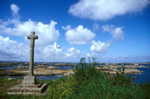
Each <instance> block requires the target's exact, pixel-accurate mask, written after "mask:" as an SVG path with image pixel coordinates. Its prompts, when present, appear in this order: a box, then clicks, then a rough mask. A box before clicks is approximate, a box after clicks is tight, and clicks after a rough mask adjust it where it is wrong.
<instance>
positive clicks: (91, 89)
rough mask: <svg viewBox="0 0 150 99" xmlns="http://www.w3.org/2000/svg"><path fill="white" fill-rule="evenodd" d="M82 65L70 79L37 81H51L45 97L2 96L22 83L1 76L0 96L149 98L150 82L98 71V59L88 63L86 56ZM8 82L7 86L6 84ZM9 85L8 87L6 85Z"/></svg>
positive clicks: (20, 96)
mask: <svg viewBox="0 0 150 99" xmlns="http://www.w3.org/2000/svg"><path fill="white" fill-rule="evenodd" d="M80 66H81V68H78V67H76V68H75V69H74V72H75V74H74V75H71V76H70V77H69V78H59V79H57V80H53V81H43V80H38V82H41V83H47V84H48V88H49V89H48V92H47V93H46V95H43V96H34V95H32V96H23V95H15V96H13V95H3V94H2V93H5V92H6V89H7V88H9V87H11V86H13V85H15V84H17V83H20V80H19V81H18V80H17V79H12V80H11V81H8V78H0V89H2V88H4V86H5V88H4V90H0V98H3V99H4V98H12V99H20V98H23V99H45V98H46V99H150V94H149V92H150V83H149V82H147V83H145V84H140V83H138V84H135V83H133V81H132V80H131V79H130V76H124V74H123V72H122V74H117V75H116V76H113V77H111V76H109V75H108V74H106V73H103V72H101V71H100V70H96V69H95V66H96V63H95V59H93V62H92V63H91V62H90V59H89V64H88V65H86V62H85V59H84V58H82V59H81V61H80ZM5 84H6V85H5ZM7 85H9V86H7Z"/></svg>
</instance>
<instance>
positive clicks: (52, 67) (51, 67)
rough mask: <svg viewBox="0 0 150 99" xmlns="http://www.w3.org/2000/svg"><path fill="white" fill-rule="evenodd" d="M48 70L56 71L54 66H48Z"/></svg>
mask: <svg viewBox="0 0 150 99" xmlns="http://www.w3.org/2000/svg"><path fill="white" fill-rule="evenodd" d="M48 69H56V67H55V66H50V67H48Z"/></svg>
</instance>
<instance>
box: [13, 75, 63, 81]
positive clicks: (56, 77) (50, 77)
mask: <svg viewBox="0 0 150 99" xmlns="http://www.w3.org/2000/svg"><path fill="white" fill-rule="evenodd" d="M23 77H24V76H11V78H18V79H20V78H23ZM61 77H64V76H62V75H52V76H36V78H38V79H41V80H54V79H58V78H61Z"/></svg>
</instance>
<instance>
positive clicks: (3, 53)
mask: <svg viewBox="0 0 150 99" xmlns="http://www.w3.org/2000/svg"><path fill="white" fill-rule="evenodd" d="M35 42H36V41H35ZM29 51H30V45H29V43H28V44H25V43H20V42H18V41H15V40H11V39H10V38H9V37H3V36H1V35H0V60H1V61H4V60H5V61H10V60H11V61H18V60H19V61H29ZM34 55H35V56H34V59H35V61H68V59H69V58H71V59H76V58H79V56H80V50H77V49H75V48H73V47H72V48H68V50H67V51H66V52H65V51H64V48H62V47H60V46H59V45H58V44H57V43H56V42H54V44H53V45H47V46H35V52H34Z"/></svg>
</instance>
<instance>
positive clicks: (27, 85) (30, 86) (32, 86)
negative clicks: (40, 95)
mask: <svg viewBox="0 0 150 99" xmlns="http://www.w3.org/2000/svg"><path fill="white" fill-rule="evenodd" d="M16 86H17V87H24V86H26V87H29V88H40V87H41V86H42V83H38V84H36V85H33V84H31V85H30V84H26V85H25V84H19V85H16Z"/></svg>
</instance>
